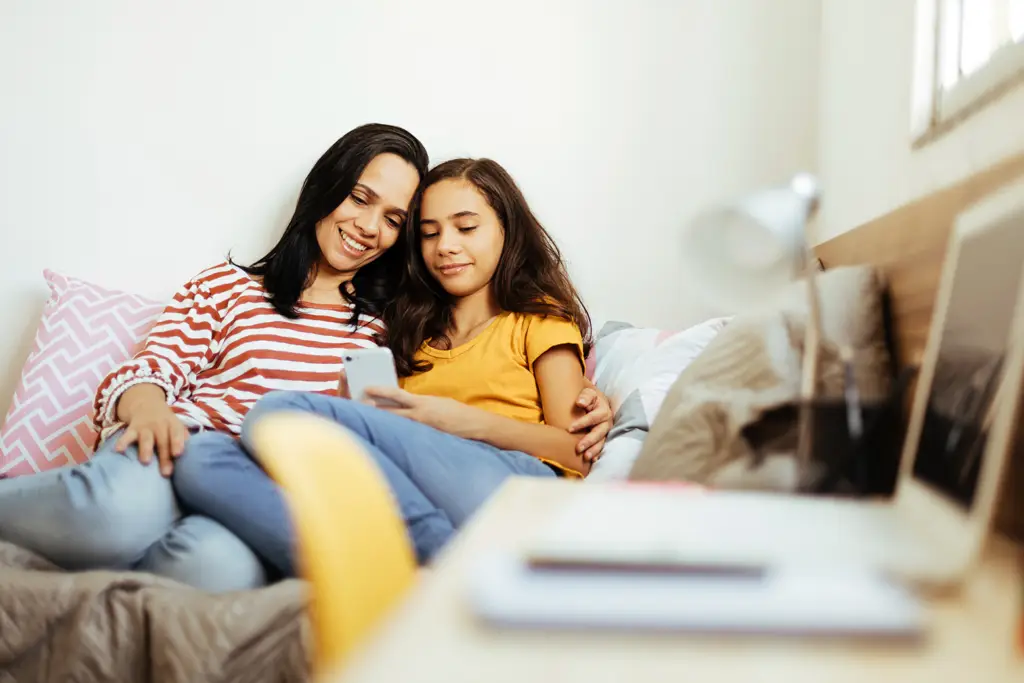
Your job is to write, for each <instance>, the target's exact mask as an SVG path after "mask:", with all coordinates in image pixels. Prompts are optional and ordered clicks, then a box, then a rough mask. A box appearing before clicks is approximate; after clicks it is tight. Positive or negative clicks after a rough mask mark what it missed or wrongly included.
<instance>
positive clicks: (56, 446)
mask: <svg viewBox="0 0 1024 683" xmlns="http://www.w3.org/2000/svg"><path fill="white" fill-rule="evenodd" d="M43 276H44V277H45V279H46V284H47V285H49V287H50V299H49V301H47V303H46V307H45V309H44V310H43V317H42V320H40V322H39V327H38V328H37V329H36V337H35V343H34V344H33V347H32V352H31V353H30V354H29V357H28V361H26V363H25V367H24V369H23V370H22V373H21V381H20V382H19V383H18V387H17V389H16V390H15V393H14V403H13V404H12V405H11V408H10V410H9V411H8V412H7V418H6V420H5V421H4V424H3V428H2V429H0V475H6V476H17V475H21V474H29V473H32V472H41V471H43V470H49V469H54V468H56V467H61V466H63V465H70V464H74V463H81V462H85V461H86V460H88V459H89V456H91V455H92V452H93V448H94V447H95V445H96V438H97V432H96V429H95V427H94V426H93V423H92V417H93V398H94V394H95V392H96V387H97V386H99V383H100V381H101V380H102V379H103V377H104V376H106V374H107V373H108V372H110V371H111V370H112V369H113V368H114V367H115V366H117V365H119V364H120V363H122V362H123V361H125V360H126V359H128V358H130V357H131V356H132V355H133V354H134V353H135V352H136V350H138V348H139V346H140V345H141V344H142V342H143V340H144V339H145V336H146V334H147V333H148V332H149V329H150V328H151V327H152V326H153V324H154V323H155V322H156V318H157V316H159V315H160V313H161V312H162V311H163V304H161V303H158V302H155V301H151V300H149V299H145V298H143V297H141V296H136V295H134V294H128V293H126V292H119V291H115V290H110V289H104V288H102V287H97V286H96V285H94V284H91V283H88V282H85V281H83V280H78V279H75V278H71V277H66V276H64V275H59V274H57V273H54V272H51V271H49V270H46V271H43Z"/></svg>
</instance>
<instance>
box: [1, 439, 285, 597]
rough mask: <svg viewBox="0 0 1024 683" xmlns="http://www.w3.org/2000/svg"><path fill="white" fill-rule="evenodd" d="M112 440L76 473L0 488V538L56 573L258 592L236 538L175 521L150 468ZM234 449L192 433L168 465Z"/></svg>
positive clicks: (166, 491)
mask: <svg viewBox="0 0 1024 683" xmlns="http://www.w3.org/2000/svg"><path fill="white" fill-rule="evenodd" d="M118 436H119V435H113V436H111V437H110V438H108V439H107V440H106V441H105V442H103V443H102V444H101V445H100V447H99V449H98V450H97V452H96V454H95V455H94V456H93V457H92V459H91V460H89V461H88V462H86V463H84V464H82V465H75V466H71V467H62V468H60V469H56V470H50V471H47V472H41V473H39V474H32V475H26V476H21V477H16V478H13V479H4V480H0V539H3V540H5V541H9V542H11V543H14V544H16V545H19V546H21V547H23V548H27V549H29V550H32V551H34V552H36V553H39V554H40V555H42V556H44V557H46V558H47V559H49V560H50V561H52V562H53V563H54V564H57V565H58V566H61V567H63V568H65V569H72V570H86V569H137V570H141V571H148V572H151V573H154V574H159V575H161V576H166V577H169V578H173V579H177V580H179V581H182V582H183V583H187V584H189V585H192V586H195V587H197V588H203V589H206V590H210V591H218V592H219V591H230V590H241V589H246V588H254V587H257V586H260V585H263V584H264V583H266V573H265V569H264V567H263V565H262V563H261V562H260V560H259V558H258V557H257V556H256V555H255V554H254V553H253V552H252V551H251V550H250V549H249V548H248V547H246V545H245V544H244V543H243V542H242V541H241V540H239V539H238V537H236V536H235V535H234V534H232V533H231V532H229V531H228V530H227V529H225V528H224V527H223V526H221V525H220V524H218V523H217V522H215V521H213V520H212V519H209V518H208V517H201V516H197V515H183V514H182V511H181V509H180V508H179V505H178V501H177V500H176V498H175V495H174V490H173V488H172V486H171V481H170V480H169V479H167V478H166V477H163V476H161V475H160V471H159V469H158V467H157V465H156V463H155V462H153V463H151V464H149V465H143V464H142V463H140V462H139V461H138V453H137V451H136V449H135V447H134V446H132V447H130V448H128V449H127V451H126V452H125V453H124V454H121V453H117V452H116V451H114V444H115V443H116V442H117V438H118ZM237 449H238V446H237V440H236V439H235V438H234V437H232V436H230V435H228V434H222V433H219V432H198V433H195V434H192V435H191V436H190V437H189V439H188V440H187V441H186V442H185V452H184V453H183V454H182V455H181V457H179V458H178V460H177V464H178V465H181V464H182V463H184V462H187V461H188V460H189V459H190V458H197V459H201V458H202V456H203V454H208V453H217V452H221V451H223V450H231V451H232V452H234V451H235V450H237Z"/></svg>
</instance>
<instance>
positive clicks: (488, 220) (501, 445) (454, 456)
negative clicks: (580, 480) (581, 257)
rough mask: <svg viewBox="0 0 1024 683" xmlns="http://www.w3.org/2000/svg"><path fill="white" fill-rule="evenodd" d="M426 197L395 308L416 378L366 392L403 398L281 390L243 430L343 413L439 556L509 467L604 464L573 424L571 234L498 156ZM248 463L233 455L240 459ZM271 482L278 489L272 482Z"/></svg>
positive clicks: (228, 515)
mask: <svg viewBox="0 0 1024 683" xmlns="http://www.w3.org/2000/svg"><path fill="white" fill-rule="evenodd" d="M413 211H414V220H415V230H410V231H409V233H408V239H409V240H410V245H409V246H410V250H409V251H410V257H409V265H408V275H409V276H410V279H411V282H410V283H409V286H407V287H404V288H403V291H402V293H401V294H400V295H399V298H398V300H397V301H396V303H395V305H394V306H392V307H390V309H389V310H388V311H386V314H385V321H386V323H387V327H388V338H389V340H390V346H391V348H392V351H393V353H394V355H395V361H396V365H397V367H398V370H399V373H400V375H402V377H403V380H402V386H403V388H402V389H391V388H374V389H371V390H368V392H367V393H368V396H367V397H354V398H356V399H364V398H365V399H367V400H370V401H373V400H376V399H390V400H391V401H393V402H395V404H397V407H390V408H386V409H384V408H377V407H374V406H372V405H366V404H364V403H361V402H356V401H352V400H347V399H344V398H334V397H326V396H322V395H316V394H309V393H296V392H277V393H273V394H269V395H268V396H266V397H265V398H264V399H262V400H261V401H260V402H259V403H257V405H256V406H255V408H254V409H253V410H252V412H250V414H249V416H248V417H247V418H246V420H245V422H244V423H243V426H242V437H241V439H242V443H243V445H244V446H246V447H247V448H248V447H251V442H250V434H251V429H252V425H253V424H255V423H257V422H258V421H259V420H260V419H261V418H262V417H263V416H265V415H267V414H268V413H273V412H276V411H280V410H290V411H295V410H300V411H306V412H312V413H315V414H318V415H322V416H325V417H327V418H329V419H332V420H335V421H337V422H338V423H340V424H342V425H344V426H345V427H347V428H348V429H349V430H350V431H351V432H352V433H353V434H354V435H355V436H356V437H357V438H359V439H361V440H362V442H363V445H364V446H365V448H366V450H367V452H369V453H370V454H371V455H372V457H373V458H374V459H375V460H376V462H377V464H378V465H379V466H380V468H381V470H382V471H383V473H384V475H385V477H386V478H387V480H388V482H389V484H390V486H391V488H392V490H393V492H394V493H395V495H396V498H397V500H398V503H399V507H400V509H401V512H402V514H403V516H404V519H405V521H406V523H407V526H408V529H409V532H410V536H411V537H412V540H413V542H414V545H415V548H416V551H417V555H418V557H419V559H420V561H422V562H426V561H428V560H429V559H430V558H431V557H432V556H433V555H434V553H436V552H437V550H438V549H440V548H441V547H442V546H443V545H444V544H445V542H446V541H447V540H448V539H449V538H450V537H451V536H452V534H453V533H454V531H455V530H456V529H458V528H459V527H460V526H461V525H462V524H463V522H464V521H465V520H466V519H467V518H468V517H469V516H470V515H471V514H472V513H473V512H474V511H475V510H476V509H477V508H478V507H479V506H480V505H481V504H482V503H483V502H484V501H485V500H486V499H487V498H488V497H489V496H490V495H491V494H492V493H493V492H494V491H495V490H496V489H497V488H498V486H499V485H500V484H501V483H502V482H503V481H504V480H505V479H506V478H507V477H509V476H511V475H525V476H534V477H555V476H581V475H584V474H586V473H587V471H588V470H589V467H590V463H589V462H588V461H587V459H586V458H584V457H583V456H582V455H580V453H579V452H578V449H577V447H576V446H577V438H576V437H575V436H574V435H573V434H570V433H569V432H568V431H567V430H568V428H569V427H570V425H571V423H572V422H573V420H574V419H575V418H576V417H577V414H578V411H579V408H578V406H577V397H578V396H579V394H580V392H581V391H582V390H583V388H584V387H585V383H586V380H585V379H584V360H583V359H584V354H585V352H586V350H587V349H586V347H587V340H588V338H589V333H590V324H589V318H588V315H587V312H586V310H585V309H584V307H583V305H582V303H581V302H580V299H579V296H578V294H577V293H576V290H575V289H574V288H573V286H572V284H571V282H570V281H569V278H568V276H567V274H566V272H565V268H564V265H563V263H562V261H561V257H560V254H559V252H558V249H557V247H556V246H555V244H554V242H553V241H552V240H551V238H550V236H549V235H548V234H547V232H545V230H544V228H543V227H541V225H540V223H539V222H538V221H537V219H536V218H535V217H534V215H533V213H532V212H531V211H530V209H529V207H528V206H527V204H526V200H525V198H524V197H523V195H522V193H521V192H520V190H519V188H518V187H517V186H516V184H515V182H514V181H513V180H512V178H511V177H510V176H509V175H508V173H507V172H506V171H505V170H504V169H503V168H502V167H501V166H499V165H498V164H496V163H495V162H493V161H490V160H487V159H480V160H472V159H457V160H454V161H449V162H447V163H444V164H441V165H440V166H438V167H436V168H435V169H433V170H432V171H431V172H430V173H429V174H427V177H426V179H425V180H424V182H423V184H422V186H421V189H420V195H419V196H418V198H417V201H416V202H414V205H413ZM242 467H245V465H243V464H241V463H233V464H231V465H230V469H231V470H233V471H235V472H236V473H237V471H238V470H239V469H240V468H242ZM189 469H190V468H189V467H188V463H187V462H183V463H181V465H179V467H178V469H177V471H176V475H175V477H176V485H177V488H178V491H179V495H180V496H181V497H182V498H183V500H184V501H185V502H186V503H187V504H188V505H190V506H191V507H193V508H195V509H197V510H198V511H200V512H202V513H203V514H206V515H208V516H210V517H213V518H214V519H217V520H218V521H219V522H221V523H222V524H224V525H225V526H226V527H228V528H229V529H231V530H232V531H234V532H235V533H236V534H238V535H239V536H240V537H241V538H243V539H244V540H246V541H247V542H249V543H250V545H252V546H253V547H254V548H255V549H256V551H257V552H260V553H263V554H266V555H268V556H269V557H273V556H274V555H275V554H280V553H281V552H283V549H284V548H287V547H288V546H290V544H291V536H290V531H289V530H288V528H287V525H286V524H284V523H283V522H282V523H281V524H280V525H279V526H278V529H279V532H278V534H277V538H276V539H269V538H268V533H267V532H268V529H266V528H263V529H259V530H253V529H252V528H251V526H252V524H251V520H252V518H253V516H254V515H256V514H257V512H256V511H257V510H258V509H261V508H262V509H266V507H267V505H268V498H263V497H261V498H259V499H257V498H253V497H250V498H248V500H246V501H241V500H236V501H233V504H231V505H226V504H225V502H224V500H223V497H221V496H219V495H218V491H219V490H223V488H224V484H223V483H221V482H219V481H218V477H216V476H211V474H210V471H209V468H201V469H197V470H194V471H192V472H189ZM227 469H229V467H228V465H227V464H223V465H222V471H223V470H227ZM251 469H252V470H253V471H255V468H251ZM260 474H262V473H260ZM264 476H265V475H264ZM186 478H187V479H188V481H187V482H186V481H185V479H186ZM257 486H258V485H257V484H256V483H252V484H249V485H245V486H240V485H238V484H235V485H234V486H233V488H238V489H244V490H246V491H253V490H255V489H256V488H257ZM261 490H262V491H263V492H264V493H266V494H267V495H270V491H269V485H267V486H265V487H264V488H263V489H261ZM273 495H274V496H276V497H279V495H280V494H279V493H277V492H276V490H275V491H274V494H273ZM273 506H274V507H275V508H278V507H280V504H279V503H277V502H273Z"/></svg>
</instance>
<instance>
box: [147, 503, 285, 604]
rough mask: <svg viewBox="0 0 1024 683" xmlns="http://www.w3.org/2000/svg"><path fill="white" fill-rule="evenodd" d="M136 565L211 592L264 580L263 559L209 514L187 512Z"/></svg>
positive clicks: (247, 586) (251, 585)
mask: <svg viewBox="0 0 1024 683" xmlns="http://www.w3.org/2000/svg"><path fill="white" fill-rule="evenodd" d="M138 569H140V570H141V571H147V572H151V573H153V574H157V575H159V576H163V577H166V578H169V579H174V580H176V581H180V582H181V583H184V584H187V585H189V586H193V587H194V588H199V589H201V590H206V591H209V592H211V593H226V592H230V591H239V590H249V589H252V588H259V587H261V586H265V585H266V584H267V572H266V569H265V567H264V566H263V563H262V562H261V561H260V559H259V558H258V557H257V556H256V553H254V552H253V551H252V550H251V549H250V548H249V547H248V546H247V545H246V544H245V543H243V542H242V540H241V539H239V538H238V537H237V536H235V535H234V534H233V533H231V532H230V531H228V530H227V529H226V528H224V527H223V526H222V525H220V524H218V523H217V522H215V521H213V520H212V519H210V518H209V517H203V516H200V515H188V516H186V517H184V518H182V519H181V520H180V521H178V522H177V523H176V524H175V525H174V526H173V527H172V528H171V530H170V531H169V532H168V533H167V534H166V535H165V536H164V537H163V538H161V539H160V540H159V541H158V542H156V543H155V544H153V546H152V547H150V549H149V550H148V551H147V552H146V555H145V557H144V558H143V559H142V562H140V563H139V566H138Z"/></svg>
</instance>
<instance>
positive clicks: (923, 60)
mask: <svg viewBox="0 0 1024 683" xmlns="http://www.w3.org/2000/svg"><path fill="white" fill-rule="evenodd" d="M960 5H961V0H917V2H916V16H915V34H916V35H915V36H914V76H913V82H914V85H913V93H912V100H911V121H910V132H911V138H912V146H913V147H914V148H917V147H921V146H923V145H925V144H927V143H928V142H930V141H932V140H934V139H936V138H938V137H940V136H942V135H943V134H944V133H946V132H947V131H949V130H950V129H952V128H954V127H955V126H956V125H957V124H958V123H960V122H961V121H963V120H964V119H966V118H968V117H970V116H971V115H972V114H974V113H975V112H977V111H978V110H980V109H983V108H984V107H985V106H986V105H988V104H989V103H990V102H992V101H994V100H997V99H999V98H1000V97H1001V96H1002V95H1003V94H1004V93H1005V92H1006V91H1008V90H1010V89H1012V88H1014V87H1015V86H1017V85H1019V84H1020V83H1021V82H1022V81H1024V41H1018V42H1014V43H1007V44H1005V45H1002V46H1000V47H998V48H996V49H995V50H994V51H993V52H992V54H991V55H989V58H988V60H987V61H986V62H985V64H984V65H982V66H981V67H980V68H978V69H977V70H976V71H974V72H973V73H970V74H966V75H964V76H962V77H960V78H958V79H957V81H956V82H955V83H954V84H953V85H952V86H950V87H948V88H944V87H943V86H942V74H943V72H944V69H948V68H951V67H950V65H948V64H946V63H944V59H946V58H948V57H947V56H945V55H943V52H942V44H943V39H947V40H955V41H959V34H960V30H961V24H960V17H959V13H958V8H959V7H960ZM951 15H952V16H951ZM951 19H953V20H955V21H956V26H955V33H954V27H952V26H950V24H949V22H950V20H951ZM947 32H948V33H949V35H945V34H946V33H947ZM959 51H960V50H959V43H957V49H956V50H955V52H957V59H959ZM955 68H957V69H959V63H958V64H956V65H955Z"/></svg>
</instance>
